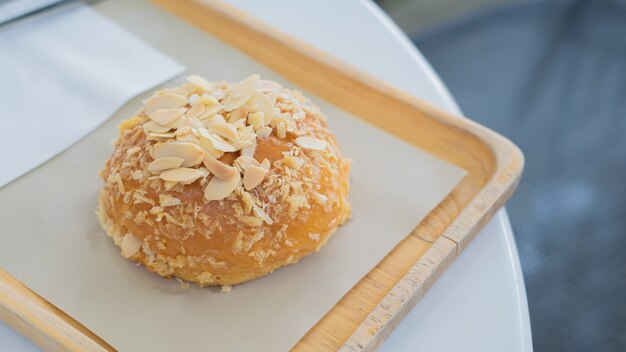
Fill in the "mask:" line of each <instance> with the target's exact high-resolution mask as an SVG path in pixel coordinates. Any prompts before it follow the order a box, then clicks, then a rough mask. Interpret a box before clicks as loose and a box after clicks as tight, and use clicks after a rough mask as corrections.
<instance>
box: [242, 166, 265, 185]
mask: <svg viewBox="0 0 626 352" xmlns="http://www.w3.org/2000/svg"><path fill="white" fill-rule="evenodd" d="M265 175H267V170H265V169H264V168H262V167H260V166H256V165H249V166H248V167H247V168H246V171H245V173H244V175H243V187H244V188H245V189H246V190H247V191H249V190H251V189H253V188H254V187H256V186H258V185H260V184H261V182H263V179H264V178H265Z"/></svg>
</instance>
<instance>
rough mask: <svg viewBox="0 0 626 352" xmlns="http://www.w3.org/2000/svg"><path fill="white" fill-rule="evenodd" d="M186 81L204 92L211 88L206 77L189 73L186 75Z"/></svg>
mask: <svg viewBox="0 0 626 352" xmlns="http://www.w3.org/2000/svg"><path fill="white" fill-rule="evenodd" d="M187 82H189V83H191V84H192V85H193V86H194V87H196V88H199V89H200V90H203V91H205V92H210V91H212V90H213V86H212V85H211V83H209V82H208V81H207V80H206V79H204V78H202V77H200V76H197V75H191V76H189V77H187Z"/></svg>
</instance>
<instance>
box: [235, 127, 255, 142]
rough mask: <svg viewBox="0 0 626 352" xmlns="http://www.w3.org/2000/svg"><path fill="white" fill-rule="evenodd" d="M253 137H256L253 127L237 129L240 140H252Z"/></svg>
mask: <svg viewBox="0 0 626 352" xmlns="http://www.w3.org/2000/svg"><path fill="white" fill-rule="evenodd" d="M253 137H256V134H255V133H254V127H252V126H245V127H241V128H240V129H239V139H240V140H248V139H249V140H252V139H253Z"/></svg>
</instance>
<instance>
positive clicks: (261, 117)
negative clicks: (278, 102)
mask: <svg viewBox="0 0 626 352" xmlns="http://www.w3.org/2000/svg"><path fill="white" fill-rule="evenodd" d="M248 124H249V125H251V126H252V127H254V129H255V130H258V129H259V128H261V127H263V126H264V125H265V114H264V113H263V112H262V111H258V112H253V113H251V114H249V115H248Z"/></svg>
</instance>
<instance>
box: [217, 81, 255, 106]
mask: <svg viewBox="0 0 626 352" xmlns="http://www.w3.org/2000/svg"><path fill="white" fill-rule="evenodd" d="M259 79H260V77H259V75H257V74H254V75H252V76H250V77H248V78H246V79H244V80H243V81H241V82H239V84H237V85H236V86H234V87H233V88H232V89H231V91H230V93H229V94H228V96H227V97H226V100H224V110H225V111H233V110H235V109H236V108H238V107H240V106H242V105H243V104H244V103H245V102H246V101H248V99H250V97H251V96H252V94H254V92H255V91H256V87H257V83H258V82H259Z"/></svg>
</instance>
